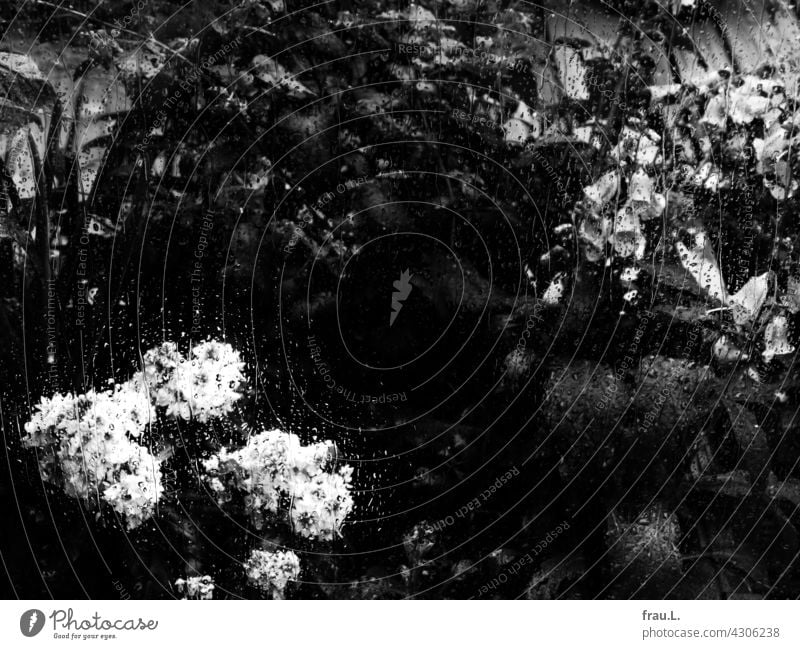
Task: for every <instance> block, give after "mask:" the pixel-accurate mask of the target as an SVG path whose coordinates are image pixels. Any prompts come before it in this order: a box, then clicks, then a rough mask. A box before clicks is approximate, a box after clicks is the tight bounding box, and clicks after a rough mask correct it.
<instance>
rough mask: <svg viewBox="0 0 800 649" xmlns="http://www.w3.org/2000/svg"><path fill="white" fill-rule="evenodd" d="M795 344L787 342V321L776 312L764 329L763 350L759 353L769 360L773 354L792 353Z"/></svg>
mask: <svg viewBox="0 0 800 649" xmlns="http://www.w3.org/2000/svg"><path fill="white" fill-rule="evenodd" d="M794 351H795V346H794V345H792V344H791V343H790V342H789V321H788V319H787V318H786V316H785V315H783V314H777V315H775V316H773V318H772V320H770V322H769V324H768V325H767V327H766V329H765V330H764V351H763V352H761V355H762V356H763V357H764V360H765V361H767V362H769V361H771V360H772V359H773V358H774V357H775V356H783V355H784V354H792V353H794Z"/></svg>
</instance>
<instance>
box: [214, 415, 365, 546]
mask: <svg viewBox="0 0 800 649" xmlns="http://www.w3.org/2000/svg"><path fill="white" fill-rule="evenodd" d="M332 451H333V443H332V442H330V441H325V442H320V443H317V444H310V445H308V446H303V445H302V444H301V443H300V439H299V438H298V437H297V435H295V434H293V433H285V432H283V431H281V430H278V429H275V430H269V431H265V432H263V433H260V434H258V435H254V436H252V437H251V438H250V439H249V440H248V442H247V444H246V445H245V446H244V447H242V448H240V449H239V450H236V451H233V452H228V451H227V450H226V449H224V448H223V449H222V450H221V451H220V452H219V454H218V455H215V456H213V457H211V458H210V459H209V460H206V461H205V462H204V466H205V470H206V472H207V473H208V479H209V482H210V485H211V488H212V489H213V490H214V491H215V492H217V494H218V497H219V499H220V501H224V500H228V499H229V498H230V494H229V493H228V486H230V487H232V488H233V489H235V490H238V491H242V492H244V493H245V494H246V497H245V498H246V500H245V502H246V504H247V507H248V510H249V511H250V514H251V517H252V519H253V522H254V524H255V525H256V527H261V526H262V525H263V517H264V513H270V514H277V513H278V511H279V510H280V509H281V505H282V503H290V505H289V518H290V520H291V522H292V525H293V527H294V529H295V531H296V532H297V533H299V534H300V535H302V536H304V537H305V538H309V539H318V540H323V541H332V540H333V539H334V538H335V537H336V536H337V535H340V534H341V532H340V530H341V527H342V525H343V524H344V520H345V518H346V517H347V515H348V514H349V513H350V512H351V510H352V509H353V498H352V496H351V494H350V482H351V476H352V473H353V469H352V468H351V467H349V466H343V467H341V468H339V469H338V471H336V472H328V471H326V470H325V467H326V465H328V464H329V463H330V458H331V456H332ZM223 481H224V482H225V484H223Z"/></svg>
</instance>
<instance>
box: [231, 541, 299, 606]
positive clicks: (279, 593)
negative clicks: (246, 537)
mask: <svg viewBox="0 0 800 649" xmlns="http://www.w3.org/2000/svg"><path fill="white" fill-rule="evenodd" d="M244 568H245V572H246V573H247V579H248V581H250V583H252V584H253V585H254V586H255V587H256V588H258V589H259V590H263V591H267V592H271V593H272V596H273V597H274V598H275V599H283V593H284V591H285V590H286V586H287V585H288V584H289V582H290V581H297V578H298V577H299V576H300V559H298V558H297V555H296V554H295V553H294V552H292V551H291V550H285V551H283V550H278V551H275V552H273V551H270V550H253V552H252V554H251V555H250V558H249V559H248V560H247V562H246V563H245V564H244Z"/></svg>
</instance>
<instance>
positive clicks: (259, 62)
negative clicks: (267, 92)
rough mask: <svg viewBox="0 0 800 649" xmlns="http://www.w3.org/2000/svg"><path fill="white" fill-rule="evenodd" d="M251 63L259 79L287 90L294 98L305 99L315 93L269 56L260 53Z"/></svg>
mask: <svg viewBox="0 0 800 649" xmlns="http://www.w3.org/2000/svg"><path fill="white" fill-rule="evenodd" d="M250 64H251V66H252V68H253V74H254V76H255V77H256V78H257V79H260V80H261V81H263V82H264V83H268V84H270V85H271V86H274V87H279V88H282V89H283V90H286V91H287V94H288V95H289V96H290V97H292V98H294V99H303V98H305V97H308V96H312V95H314V94H315V93H314V92H312V91H311V90H309V89H308V88H306V86H304V85H303V84H302V83H300V82H299V81H297V79H296V78H295V76H296V75H291V74H289V72H288V71H287V70H286V68H284V67H283V66H282V65H281V64H280V63H278V62H277V61H276V60H275V59H272V58H270V57H269V56H266V55H264V54H258V55H256V56H254V57H253V60H252V61H251V63H250Z"/></svg>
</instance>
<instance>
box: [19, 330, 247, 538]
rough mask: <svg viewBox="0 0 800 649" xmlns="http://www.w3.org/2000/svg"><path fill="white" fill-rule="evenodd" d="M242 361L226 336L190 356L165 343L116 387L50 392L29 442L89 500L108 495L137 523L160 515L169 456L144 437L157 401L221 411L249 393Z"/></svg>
mask: <svg viewBox="0 0 800 649" xmlns="http://www.w3.org/2000/svg"><path fill="white" fill-rule="evenodd" d="M242 367H243V363H242V362H241V361H240V360H239V354H238V353H237V352H235V351H233V349H232V348H231V346H230V345H227V344H225V343H218V342H214V341H210V342H205V343H201V344H200V345H197V346H196V347H194V348H193V349H192V353H191V358H190V359H189V360H187V359H184V358H183V357H182V356H181V354H180V353H179V352H178V349H177V346H176V345H175V344H174V343H164V344H163V345H161V346H160V347H157V348H155V349H151V350H150V351H148V352H147V353H146V354H145V355H144V369H143V371H142V372H137V373H136V374H134V376H133V377H132V378H131V379H130V380H129V381H126V382H125V383H122V384H120V385H117V386H116V387H115V388H113V389H110V390H106V391H103V392H95V391H93V390H91V391H89V392H87V393H86V394H80V395H73V394H65V395H64V394H55V395H54V396H53V397H52V398H47V397H43V398H42V399H41V401H40V403H39V404H38V405H37V406H36V408H35V411H34V413H33V415H32V417H31V419H30V421H28V422H27V423H26V424H25V432H26V433H27V435H26V437H25V438H24V440H23V441H24V443H25V445H26V446H28V447H37V448H41V449H43V450H44V453H43V454H42V456H41V457H40V459H39V469H40V473H41V475H42V478H43V479H44V480H46V481H48V482H51V483H54V484H59V485H62V486H63V488H64V492H65V493H66V494H67V495H69V496H72V497H74V498H82V499H84V500H86V501H87V503H95V502H97V501H99V499H100V498H101V497H102V499H103V500H104V501H106V502H107V503H109V504H110V505H111V507H112V508H113V509H114V510H115V511H116V512H118V513H120V514H122V515H123V516H124V517H125V520H126V522H127V526H128V529H133V528H135V527H138V526H139V525H141V524H142V523H143V522H144V521H145V520H147V519H148V518H150V517H151V516H152V515H153V512H154V509H155V505H156V503H157V502H158V499H159V498H160V496H161V494H162V493H163V487H162V485H161V460H160V459H159V458H156V457H154V456H153V455H152V454H151V453H150V451H149V450H148V449H147V448H145V447H144V446H142V445H141V444H139V443H138V441H137V440H138V439H139V437H141V435H142V433H143V432H144V430H145V428H146V427H147V426H148V424H149V423H150V422H151V421H152V420H153V418H154V417H155V410H154V406H153V401H155V405H157V406H162V407H165V408H166V410H167V414H168V415H170V416H174V417H181V418H184V419H189V418H190V417H192V416H194V417H196V418H197V419H198V420H199V421H202V422H206V421H208V420H209V419H211V418H215V417H221V416H223V415H226V414H227V413H229V412H230V411H231V409H232V407H233V403H234V401H236V400H237V399H238V398H240V396H241V395H240V394H239V393H238V392H236V388H237V387H238V386H239V384H240V383H241V382H242V381H243V380H244V377H243V376H242V373H241V370H242Z"/></svg>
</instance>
